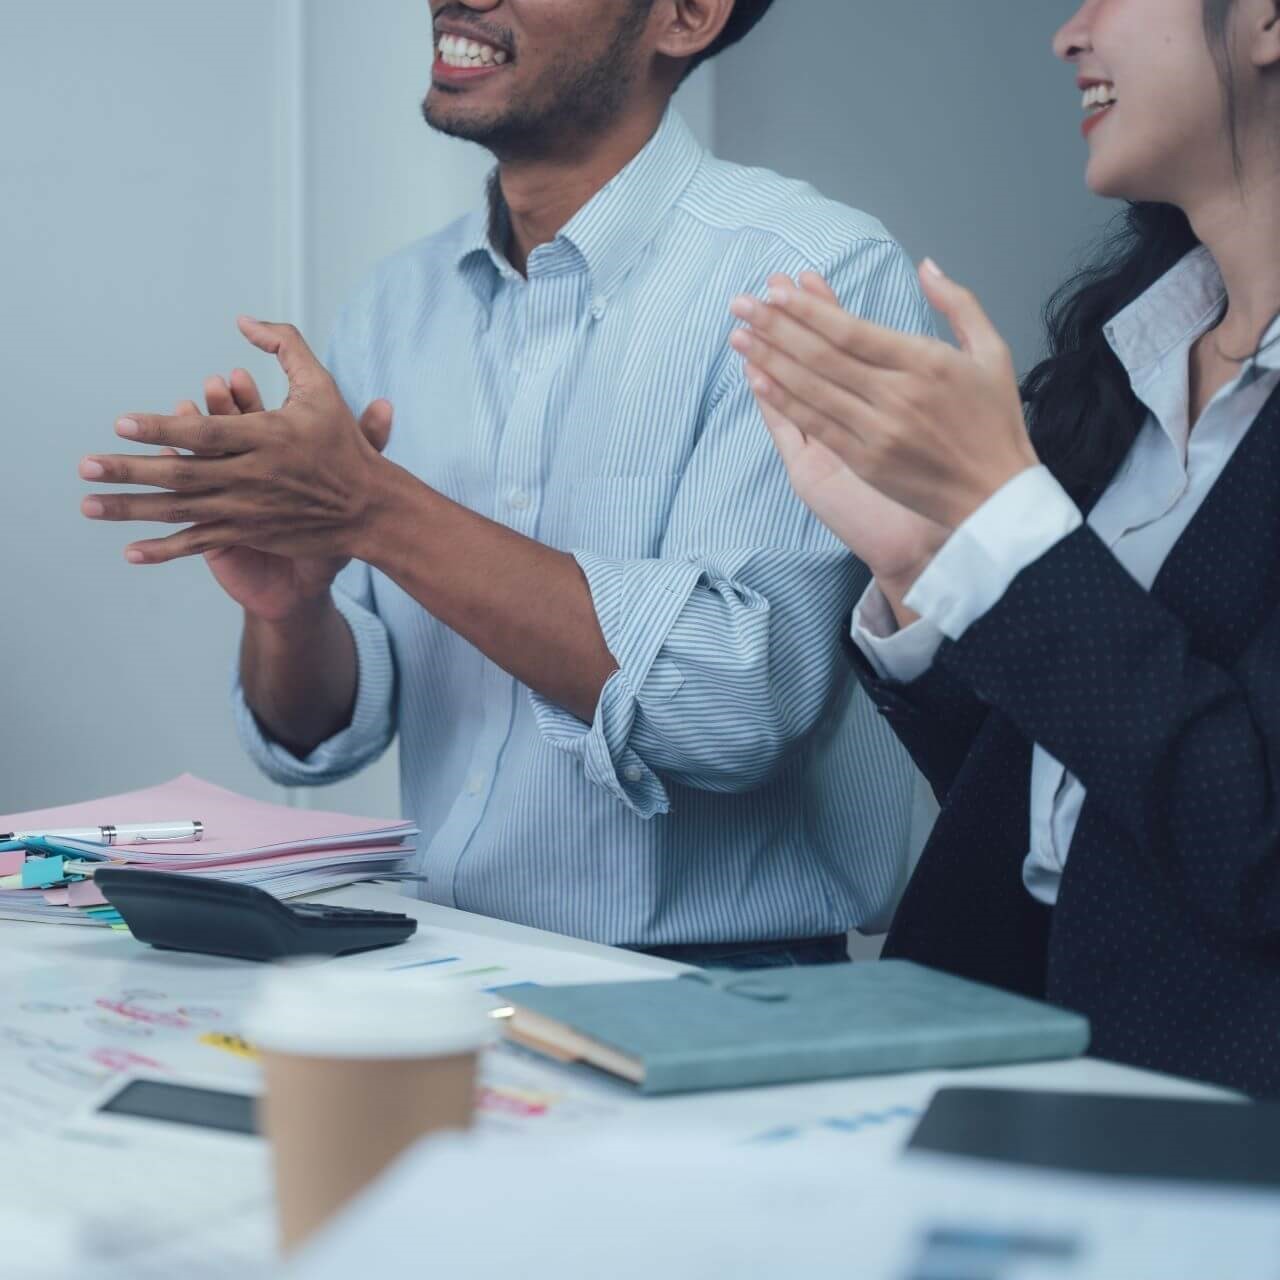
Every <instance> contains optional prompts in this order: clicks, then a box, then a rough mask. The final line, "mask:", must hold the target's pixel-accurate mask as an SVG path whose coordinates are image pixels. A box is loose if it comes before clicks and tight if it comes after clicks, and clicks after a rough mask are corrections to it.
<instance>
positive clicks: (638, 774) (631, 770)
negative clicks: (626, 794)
mask: <svg viewBox="0 0 1280 1280" xmlns="http://www.w3.org/2000/svg"><path fill="white" fill-rule="evenodd" d="M622 776H623V777H624V778H626V780H627V781H628V782H639V781H640V780H641V779H642V778H643V777H644V770H643V769H642V768H641V767H640V766H639V765H638V764H629V765H627V767H626V768H625V769H623V771H622Z"/></svg>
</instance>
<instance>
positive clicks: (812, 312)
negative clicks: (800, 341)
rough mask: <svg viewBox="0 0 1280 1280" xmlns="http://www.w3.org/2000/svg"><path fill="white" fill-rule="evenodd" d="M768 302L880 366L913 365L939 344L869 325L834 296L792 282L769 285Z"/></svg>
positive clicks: (835, 344) (843, 348) (842, 348)
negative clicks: (789, 283)
mask: <svg viewBox="0 0 1280 1280" xmlns="http://www.w3.org/2000/svg"><path fill="white" fill-rule="evenodd" d="M769 305H770V306H773V307H777V308H778V309H779V310H781V311H784V312H786V314H787V315H789V316H790V317H791V318H792V319H793V320H795V321H797V322H798V323H800V324H802V325H805V326H806V327H808V328H810V329H812V330H813V331H814V332H815V333H819V334H821V335H822V337H824V338H825V339H826V340H827V341H828V342H829V343H830V344H831V345H832V346H833V347H835V348H836V349H837V350H839V351H843V352H845V353H846V354H848V355H851V356H856V357H857V358H858V359H859V360H862V361H863V362H864V363H866V364H871V365H878V366H880V367H881V368H883V369H912V368H916V367H918V366H919V365H920V363H921V361H922V360H923V359H925V358H926V357H927V355H928V354H929V353H930V352H931V351H932V349H933V348H934V347H935V346H938V345H940V344H939V343H937V342H936V341H935V340H934V339H932V338H921V337H917V336H916V335H915V334H911V333H901V332H899V331H898V330H897V329H886V328H884V327H883V326H882V325H878V324H872V323H871V322H870V321H869V320H863V319H862V318H861V317H859V316H855V315H851V314H850V313H849V312H848V311H846V310H845V309H844V308H843V307H842V306H840V304H839V303H838V302H836V301H835V300H834V296H832V297H823V296H822V295H820V294H819V293H816V292H815V291H813V290H811V289H803V288H796V287H795V286H794V285H785V284H784V285H780V286H779V287H777V288H771V289H770V290H769Z"/></svg>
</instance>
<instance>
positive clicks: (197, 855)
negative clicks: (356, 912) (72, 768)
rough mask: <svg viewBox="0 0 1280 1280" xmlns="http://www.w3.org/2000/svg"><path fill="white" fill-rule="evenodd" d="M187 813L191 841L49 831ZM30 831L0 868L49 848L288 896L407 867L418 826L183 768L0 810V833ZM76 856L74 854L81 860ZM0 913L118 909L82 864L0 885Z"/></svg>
mask: <svg viewBox="0 0 1280 1280" xmlns="http://www.w3.org/2000/svg"><path fill="white" fill-rule="evenodd" d="M180 820H181V821H187V820H197V821H199V822H200V823H202V824H203V827H204V832H203V835H202V837H201V839H199V840H191V841H166V842H164V843H153V844H146V845H139V844H133V845H130V844H119V845H113V846H106V845H102V844H97V843H93V842H87V841H83V840H75V839H67V838H59V837H58V836H57V833H58V832H61V831H67V830H69V829H72V828H83V827H97V826H104V825H107V824H110V825H113V826H117V827H123V826H126V825H129V824H145V823H155V822H174V821H180ZM7 831H15V832H23V833H28V834H30V833H40V834H44V835H45V836H46V837H47V838H45V839H43V840H41V841H40V843H39V846H38V848H35V849H33V848H32V847H30V846H25V847H19V846H7V847H3V848H0V876H14V875H17V874H20V873H21V872H22V869H23V866H24V864H25V863H26V862H27V861H28V859H30V858H32V857H34V856H36V855H37V854H44V855H47V854H48V853H50V852H52V851H54V850H56V851H57V852H58V853H60V854H64V855H66V857H68V858H70V859H74V860H76V865H78V866H82V865H83V862H90V863H92V862H98V861H102V862H109V863H110V864H111V865H114V866H120V865H125V866H138V867H145V868H147V869H148V870H151V871H178V872H182V873H184V874H188V875H199V876H210V877H213V878H215V879H218V880H233V881H237V882H239V883H241V884H252V885H258V886H259V887H261V888H263V889H266V890H267V891H268V892H270V893H272V894H274V895H275V896H276V897H277V898H291V897H297V896H298V895H300V894H304V893H316V892H318V891H319V890H322V889H334V888H338V887H340V886H342V885H346V884H354V883H356V882H358V881H361V880H372V879H392V878H395V877H397V876H404V875H407V874H408V873H409V870H410V868H409V857H410V855H411V854H412V853H413V847H412V845H410V844H407V843H406V841H408V840H410V839H411V838H412V837H413V836H416V835H417V834H418V830H417V828H416V827H414V826H413V825H412V824H411V823H408V822H398V821H395V822H390V821H385V820H383V819H379V818H357V817H352V816H350V815H348V814H341V813H326V812H322V811H319V810H315V809H291V808H288V807H287V806H285V805H277V804H266V803H263V802H262V801H260V800H250V799H248V798H247V797H245V796H240V795H237V794H236V793H235V792H234V791H227V790H225V789H224V788H222V787H216V786H214V785H213V784H212V783H209V782H204V781H202V780H201V779H199V778H195V777H192V776H191V775H190V774H183V775H182V777H180V778H175V779H174V780H173V781H172V782H166V783H164V784H163V785H162V786H158V787H148V788H146V789H145V790H142V791H132V792H129V793H128V794H126V795H120V796H108V797H106V798H104V799H102V800H93V801H89V802H88V803H85V804H72V805H64V806H62V807H61V808H56V809H37V810H33V811H31V812H29V813H15V814H8V815H5V816H0V832H7ZM81 860H83V862H82V861H81ZM0 919H8V920H45V921H51V922H56V923H64V924H117V923H118V922H119V916H118V915H117V914H116V913H115V912H114V911H112V910H111V908H110V907H109V906H108V905H107V903H106V899H105V898H104V897H103V896H102V894H101V893H100V892H99V890H98V889H97V887H96V886H95V885H94V883H93V878H92V873H91V872H88V873H86V874H83V875H80V874H75V875H73V876H71V877H70V878H69V879H68V880H67V881H66V882H65V883H62V884H57V885H54V886H52V887H48V888H9V889H0Z"/></svg>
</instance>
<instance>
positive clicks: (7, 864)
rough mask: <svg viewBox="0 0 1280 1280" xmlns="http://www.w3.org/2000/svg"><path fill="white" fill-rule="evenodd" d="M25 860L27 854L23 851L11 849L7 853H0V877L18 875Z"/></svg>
mask: <svg viewBox="0 0 1280 1280" xmlns="http://www.w3.org/2000/svg"><path fill="white" fill-rule="evenodd" d="M26 860H27V854H26V850H24V849H12V850H10V851H9V852H8V853H0V876H16V875H18V874H19V873H20V872H21V871H22V864H23V863H24V862H25V861H26Z"/></svg>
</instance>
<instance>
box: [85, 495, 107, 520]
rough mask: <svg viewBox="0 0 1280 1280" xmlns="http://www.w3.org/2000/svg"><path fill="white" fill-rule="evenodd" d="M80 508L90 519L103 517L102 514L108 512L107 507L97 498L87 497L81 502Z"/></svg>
mask: <svg viewBox="0 0 1280 1280" xmlns="http://www.w3.org/2000/svg"><path fill="white" fill-rule="evenodd" d="M80 510H81V511H82V512H83V513H84V514H85V515H87V516H88V517H89V519H90V520H98V519H101V517H102V515H103V514H104V513H105V512H106V507H104V506H103V505H102V503H101V502H99V501H98V499H97V498H86V499H85V500H84V501H83V502H82V503H81V504H80Z"/></svg>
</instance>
